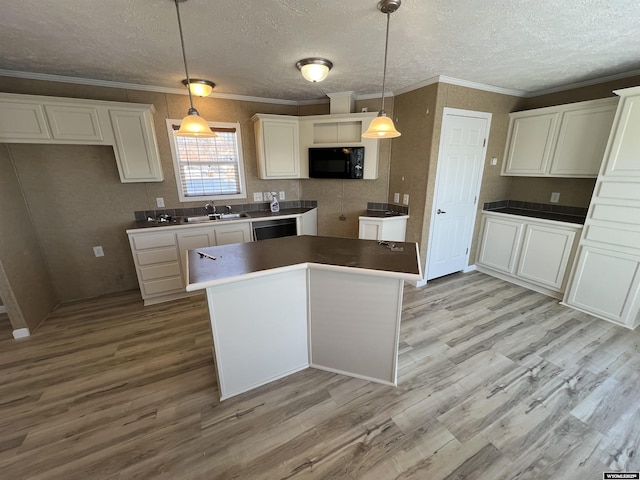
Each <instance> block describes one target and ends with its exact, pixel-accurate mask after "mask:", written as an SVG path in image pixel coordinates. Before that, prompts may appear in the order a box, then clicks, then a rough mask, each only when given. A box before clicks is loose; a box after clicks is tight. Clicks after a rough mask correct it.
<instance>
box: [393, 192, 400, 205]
mask: <svg viewBox="0 0 640 480" xmlns="http://www.w3.org/2000/svg"><path fill="white" fill-rule="evenodd" d="M393 203H400V194H399V193H394V194H393Z"/></svg>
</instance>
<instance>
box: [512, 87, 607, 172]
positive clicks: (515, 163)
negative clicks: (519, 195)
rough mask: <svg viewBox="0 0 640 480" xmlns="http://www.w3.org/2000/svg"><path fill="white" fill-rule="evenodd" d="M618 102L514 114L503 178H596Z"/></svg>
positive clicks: (584, 104)
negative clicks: (506, 176) (511, 176)
mask: <svg viewBox="0 0 640 480" xmlns="http://www.w3.org/2000/svg"><path fill="white" fill-rule="evenodd" d="M617 103H618V99H617V98H604V99H600V100H592V101H588V102H578V103H571V104H567V105H558V106H554V107H546V108H538V109H534V110H527V111H523V112H515V113H511V114H510V118H511V120H510V122H509V133H508V135H507V145H506V149H505V161H504V163H503V171H502V174H503V175H513V176H531V177H547V176H548V177H586V178H595V177H597V175H598V171H599V170H600V164H601V163H602V158H603V155H604V150H605V147H606V145H607V140H608V138H609V132H610V131H611V125H612V123H613V117H614V115H615V110H616V105H617Z"/></svg>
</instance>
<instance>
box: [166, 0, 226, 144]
mask: <svg viewBox="0 0 640 480" xmlns="http://www.w3.org/2000/svg"><path fill="white" fill-rule="evenodd" d="M171 1H172V2H174V3H175V4H176V15H177V16H178V30H180V45H181V46H182V59H183V60H184V73H185V74H186V77H187V79H186V85H190V84H191V80H190V79H189V69H188V68H187V55H186V53H185V51H184V37H183V35H182V22H181V21H180V3H182V2H186V1H187V0H171ZM187 91H188V92H189V105H191V108H189V112H188V113H187V116H186V117H184V118H183V119H182V122H180V130H178V131H177V132H176V133H175V135H176V136H177V137H217V135H216V134H215V133H213V132H212V131H211V128H209V124H207V121H206V120H205V119H204V118H202V117H201V116H200V114H199V113H198V111H197V110H196V109H195V108H194V106H193V96H192V95H191V88H188V89H187Z"/></svg>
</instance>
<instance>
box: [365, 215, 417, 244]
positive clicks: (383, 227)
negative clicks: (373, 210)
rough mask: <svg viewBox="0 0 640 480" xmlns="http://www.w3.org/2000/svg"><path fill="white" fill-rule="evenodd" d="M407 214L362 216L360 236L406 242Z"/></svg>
mask: <svg viewBox="0 0 640 480" xmlns="http://www.w3.org/2000/svg"><path fill="white" fill-rule="evenodd" d="M408 219H409V217H408V216H407V215H398V216H391V217H381V218H377V217H360V219H359V222H358V238H360V239H364V240H386V241H389V242H404V239H405V235H406V232H407V220H408Z"/></svg>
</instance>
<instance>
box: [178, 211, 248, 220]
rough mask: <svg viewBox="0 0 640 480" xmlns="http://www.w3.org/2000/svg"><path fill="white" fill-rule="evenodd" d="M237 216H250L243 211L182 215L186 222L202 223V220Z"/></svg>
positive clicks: (226, 218) (233, 218)
mask: <svg viewBox="0 0 640 480" xmlns="http://www.w3.org/2000/svg"><path fill="white" fill-rule="evenodd" d="M239 218H250V217H249V214H247V213H245V212H241V213H212V214H210V215H195V216H193V217H184V221H185V222H187V223H203V222H218V221H220V220H237V219H239Z"/></svg>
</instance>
